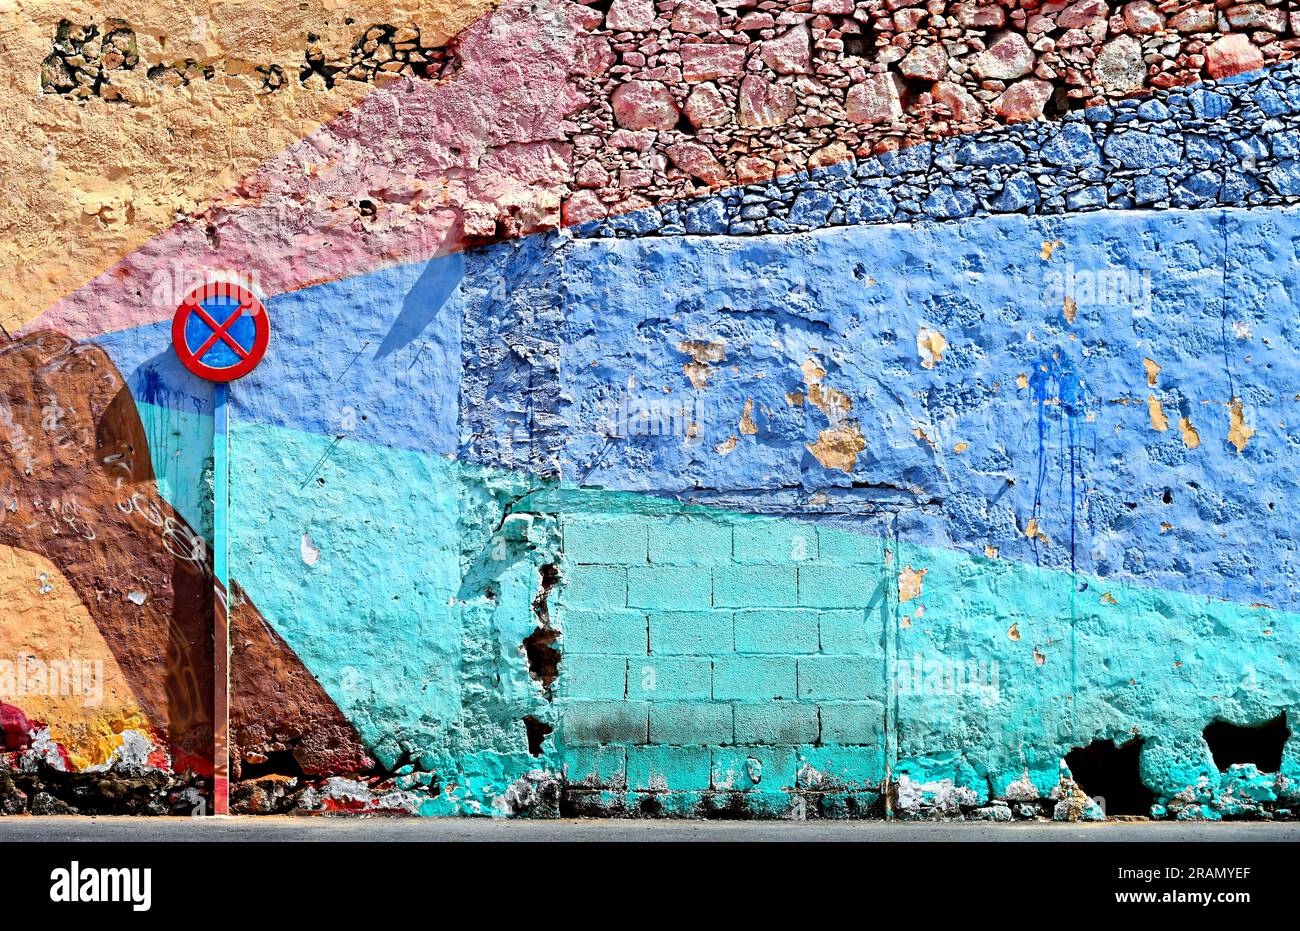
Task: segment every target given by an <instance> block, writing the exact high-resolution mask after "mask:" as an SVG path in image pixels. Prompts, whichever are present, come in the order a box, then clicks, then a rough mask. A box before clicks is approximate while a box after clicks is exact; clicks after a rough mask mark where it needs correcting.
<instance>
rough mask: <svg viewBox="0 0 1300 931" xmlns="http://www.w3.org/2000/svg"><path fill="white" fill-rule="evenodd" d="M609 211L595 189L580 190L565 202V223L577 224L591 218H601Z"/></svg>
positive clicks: (569, 224)
mask: <svg viewBox="0 0 1300 931" xmlns="http://www.w3.org/2000/svg"><path fill="white" fill-rule="evenodd" d="M608 212H609V211H608V210H606V209H605V205H604V204H602V203H601V202H600V198H599V197H597V196H596V192H595V191H578V192H577V193H575V194H574V195H573V196H572V197H570V198H569V199H568V200H566V201H565V202H564V225H565V226H575V225H577V224H579V223H586V222H588V221H590V220H600V219H603V218H604V217H605V216H606V215H607V214H608Z"/></svg>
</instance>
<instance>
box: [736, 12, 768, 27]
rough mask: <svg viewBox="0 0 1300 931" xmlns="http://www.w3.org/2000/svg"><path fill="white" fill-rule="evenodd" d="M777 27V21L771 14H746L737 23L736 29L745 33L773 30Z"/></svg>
mask: <svg viewBox="0 0 1300 931" xmlns="http://www.w3.org/2000/svg"><path fill="white" fill-rule="evenodd" d="M775 25H776V20H774V19H773V18H772V14H771V13H746V14H745V15H744V16H742V17H741V18H740V19H739V20H737V21H736V29H737V30H739V31H745V30H749V29H771V28H772V27H773V26H775Z"/></svg>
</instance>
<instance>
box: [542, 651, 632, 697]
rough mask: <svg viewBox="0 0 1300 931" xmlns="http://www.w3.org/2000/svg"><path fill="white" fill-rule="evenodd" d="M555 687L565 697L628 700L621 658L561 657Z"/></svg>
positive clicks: (624, 660) (623, 661)
mask: <svg viewBox="0 0 1300 931" xmlns="http://www.w3.org/2000/svg"><path fill="white" fill-rule="evenodd" d="M558 688H559V693H560V695H561V696H562V697H564V698H603V699H608V700H610V701H622V700H623V699H624V698H625V697H627V660H626V659H624V658H623V657H622V656H591V655H586V656H584V655H582V654H577V655H569V656H564V657H563V659H562V661H561V662H560V679H559V683H558Z"/></svg>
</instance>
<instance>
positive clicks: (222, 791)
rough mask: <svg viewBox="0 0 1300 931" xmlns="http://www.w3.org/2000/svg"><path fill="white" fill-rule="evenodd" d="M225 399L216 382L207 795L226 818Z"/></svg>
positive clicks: (227, 512) (227, 540) (227, 547)
mask: <svg viewBox="0 0 1300 931" xmlns="http://www.w3.org/2000/svg"><path fill="white" fill-rule="evenodd" d="M229 402H230V395H229V387H228V386H227V384H226V383H225V382H217V383H216V391H215V393H214V409H213V414H214V417H213V421H214V422H213V429H212V475H213V478H212V542H213V548H214V552H213V554H212V575H213V582H212V585H213V599H212V602H213V607H214V615H215V616H214V618H213V627H212V688H213V695H212V698H213V701H212V744H213V746H212V777H213V778H212V783H213V785H212V792H213V809H214V813H215V814H218V815H228V814H230V621H229V613H228V604H229V601H228V599H229V592H230V563H229V559H230V403H229Z"/></svg>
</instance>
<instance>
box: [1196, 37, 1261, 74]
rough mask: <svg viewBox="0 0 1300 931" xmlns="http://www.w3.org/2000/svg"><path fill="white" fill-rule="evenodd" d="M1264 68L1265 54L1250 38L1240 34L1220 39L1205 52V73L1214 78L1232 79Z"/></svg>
mask: <svg viewBox="0 0 1300 931" xmlns="http://www.w3.org/2000/svg"><path fill="white" fill-rule="evenodd" d="M1262 67H1264V53H1263V52H1261V51H1260V50H1259V49H1258V48H1257V47H1256V46H1254V45H1253V44H1251V41H1250V37H1249V36H1246V35H1243V34H1241V33H1239V32H1234V33H1231V34H1229V35H1226V36H1224V37H1222V38H1221V39H1218V40H1217V41H1215V43H1214V44H1213V45H1211V46H1210V47H1209V48H1207V49H1206V50H1205V71H1206V73H1207V74H1209V76H1210V77H1212V78H1216V79H1217V78H1226V77H1231V76H1232V75H1234V74H1241V73H1242V72H1243V71H1255V70H1257V69H1259V68H1262Z"/></svg>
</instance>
